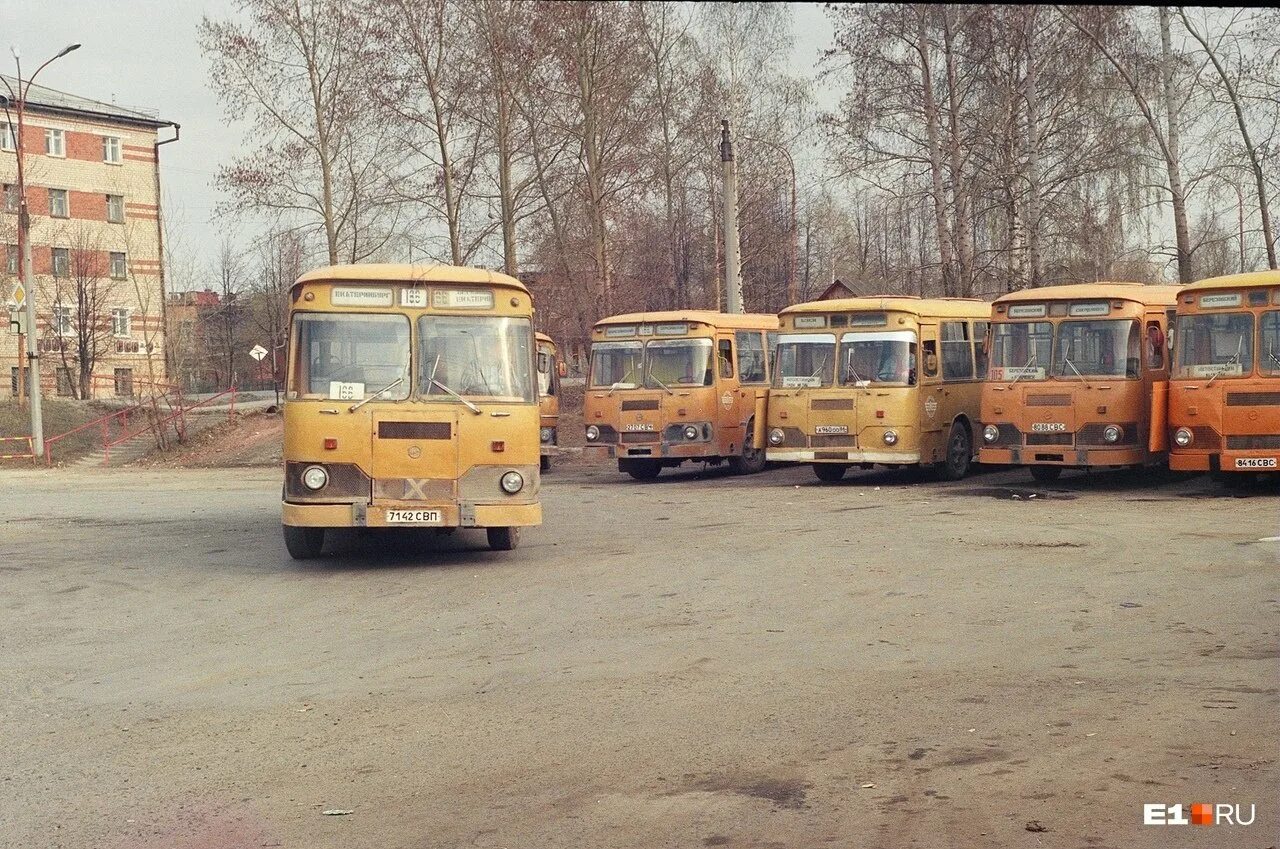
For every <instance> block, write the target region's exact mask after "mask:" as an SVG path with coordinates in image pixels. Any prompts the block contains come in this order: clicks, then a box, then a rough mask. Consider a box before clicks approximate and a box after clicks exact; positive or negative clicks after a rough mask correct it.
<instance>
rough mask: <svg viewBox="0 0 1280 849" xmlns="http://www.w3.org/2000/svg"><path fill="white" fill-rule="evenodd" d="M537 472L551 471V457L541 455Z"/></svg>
mask: <svg viewBox="0 0 1280 849" xmlns="http://www.w3.org/2000/svg"><path fill="white" fill-rule="evenodd" d="M538 470H539V471H542V472H549V471H551V455H550V454H543V455H542V456H541V457H539V458H538Z"/></svg>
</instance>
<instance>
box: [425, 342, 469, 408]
mask: <svg viewBox="0 0 1280 849" xmlns="http://www.w3.org/2000/svg"><path fill="white" fill-rule="evenodd" d="M438 368H440V355H439V354H437V355H436V361H435V364H434V365H432V366H431V375H430V376H429V377H428V378H427V383H429V384H432V385H435V386H439V387H440V388H441V389H443V390H444V391H445V392H447V393H449V394H450V395H452V396H453V397H454V398H457V399H458V400H459V401H461V402H462V403H463V405H465V406H466V408H467V409H468V410H470V411H471V412H473V413H475V414H476V415H477V416H478V415H480V414H481V413H480V408H479V407H477V406H476V405H475V404H472V403H471V402H470V401H468V400H467V399H466V398H463V397H462V396H461V395H459V394H458V393H457V392H454V391H453V390H452V389H450V388H449V387H447V386H445V385H444V384H443V383H441V382H440V381H438V380H436V369H438Z"/></svg>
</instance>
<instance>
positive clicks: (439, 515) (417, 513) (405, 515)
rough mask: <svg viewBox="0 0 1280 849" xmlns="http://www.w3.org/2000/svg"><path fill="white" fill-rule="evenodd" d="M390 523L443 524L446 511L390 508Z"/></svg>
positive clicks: (388, 515) (388, 512)
mask: <svg viewBox="0 0 1280 849" xmlns="http://www.w3.org/2000/svg"><path fill="white" fill-rule="evenodd" d="M387 524H388V525H443V524H444V513H443V512H442V511H440V510H388V511H387Z"/></svg>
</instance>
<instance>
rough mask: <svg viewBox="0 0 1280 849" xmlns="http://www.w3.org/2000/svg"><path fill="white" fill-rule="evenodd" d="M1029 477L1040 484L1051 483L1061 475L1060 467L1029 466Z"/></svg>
mask: <svg viewBox="0 0 1280 849" xmlns="http://www.w3.org/2000/svg"><path fill="white" fill-rule="evenodd" d="M1030 469H1031V477H1033V478H1035V479H1036V480H1037V481H1039V482H1040V483H1053V482H1054V481H1056V480H1057V479H1058V476H1059V475H1061V474H1062V467H1061V466H1031V467H1030Z"/></svg>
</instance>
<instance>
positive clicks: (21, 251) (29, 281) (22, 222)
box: [15, 57, 47, 454]
mask: <svg viewBox="0 0 1280 849" xmlns="http://www.w3.org/2000/svg"><path fill="white" fill-rule="evenodd" d="M15 62H17V66H18V138H17V142H18V144H17V148H18V151H17V154H18V155H17V159H18V262H20V263H22V267H21V268H19V269H18V276H19V277H20V278H21V279H22V288H23V290H24V291H25V294H26V297H25V298H24V303H25V304H26V307H27V327H26V330H27V381H28V383H29V384H30V391H29V392H28V395H29V396H30V399H31V441H32V443H33V444H34V450H35V452H36V453H37V454H43V453H44V410H43V409H42V408H41V405H40V388H41V387H40V345H39V343H38V341H37V338H36V284H35V277H34V275H33V274H32V273H31V211H30V209H29V208H28V207H27V180H26V172H25V170H24V168H23V165H24V160H25V159H26V151H25V149H24V146H23V145H24V142H23V136H24V135H25V133H24V130H25V129H26V124H25V121H24V115H25V113H26V107H27V91H28V90H29V89H30V88H31V83H30V82H28V83H27V87H26V89H24V88H23V86H22V60H20V59H17V58H16V57H15ZM46 64H47V63H46ZM41 67H43V66H41ZM36 73H39V70H37V71H36ZM34 76H35V74H32V77H34Z"/></svg>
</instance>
